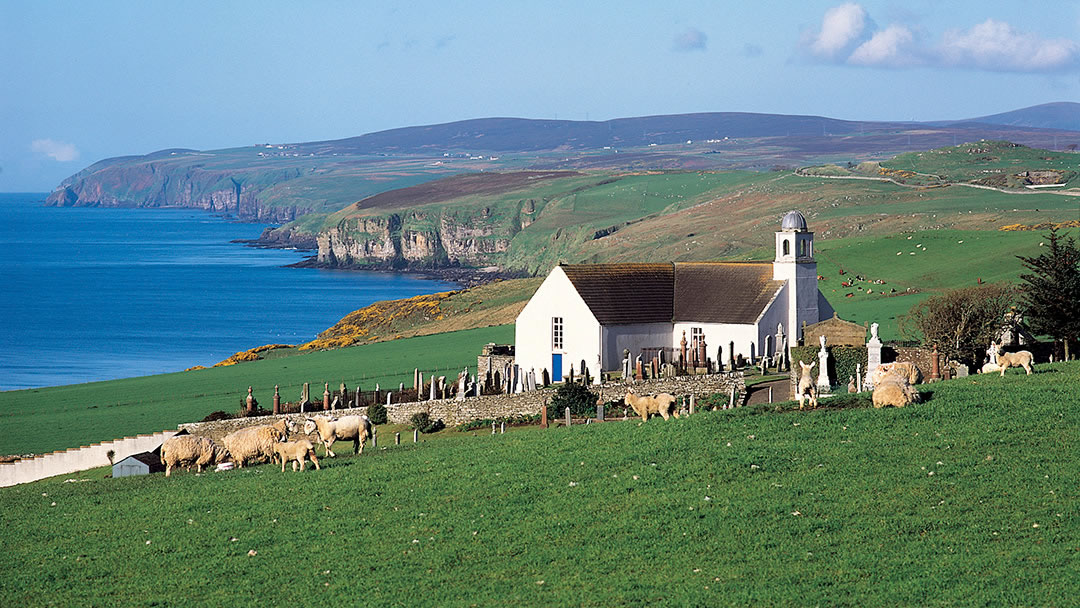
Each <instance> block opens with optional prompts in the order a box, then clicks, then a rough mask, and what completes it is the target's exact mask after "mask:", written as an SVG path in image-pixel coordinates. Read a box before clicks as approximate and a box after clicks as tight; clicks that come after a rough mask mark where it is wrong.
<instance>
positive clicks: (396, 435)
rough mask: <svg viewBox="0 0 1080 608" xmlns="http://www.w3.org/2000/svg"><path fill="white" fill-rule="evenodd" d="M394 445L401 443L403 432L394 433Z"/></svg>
mask: <svg viewBox="0 0 1080 608" xmlns="http://www.w3.org/2000/svg"><path fill="white" fill-rule="evenodd" d="M394 445H401V433H394Z"/></svg>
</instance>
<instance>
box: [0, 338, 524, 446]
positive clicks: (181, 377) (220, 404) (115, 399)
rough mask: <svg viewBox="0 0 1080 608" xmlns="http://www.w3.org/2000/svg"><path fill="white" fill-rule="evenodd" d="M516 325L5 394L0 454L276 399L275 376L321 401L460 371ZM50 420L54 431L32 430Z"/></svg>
mask: <svg viewBox="0 0 1080 608" xmlns="http://www.w3.org/2000/svg"><path fill="white" fill-rule="evenodd" d="M513 335H514V328H513V326H512V325H510V326H498V327H485V328H481V329H472V330H465V331H459V332H450V333H443V334H435V335H431V336H423V337H418V338H409V339H402V340H394V341H390V342H380V343H377V344H366V345H363V346H354V347H350V348H342V349H337V350H328V351H319V352H312V353H307V354H301V355H295V356H288V357H274V358H267V359H265V360H262V361H252V362H250V363H244V364H241V365H232V366H228V367H215V368H210V369H204V370H198V371H189V372H177V373H174V374H161V375H156V376H142V377H139V378H126V379H123V380H110V381H107V382H94V383H89V384H76V385H69V386H57V387H49V388H40V389H29V390H22V391H8V392H3V393H0V420H3V427H2V428H3V430H2V431H0V454H23V453H28V452H33V453H42V452H47V451H51V450H61V449H67V448H72V447H78V446H79V445H87V444H89V443H91V442H96V441H103V440H107V439H115V438H117V437H123V436H127V435H135V434H139V433H151V432H154V431H160V430H162V429H167V428H176V425H177V424H179V423H182V422H195V421H197V420H201V419H202V418H203V417H204V416H206V415H207V414H209V413H210V412H213V411H216V410H224V411H226V412H230V413H233V412H236V411H238V410H239V409H240V407H241V402H242V400H243V399H244V397H246V396H247V387H248V386H252V387H254V394H255V397H256V398H257V399H258V400H259V406H260V407H262V408H265V409H270V408H271V407H272V405H273V395H274V385H275V384H277V385H280V387H281V388H280V391H281V400H282V403H284V402H286V401H296V400H298V398H299V396H300V390H301V386H302V385H303V383H304V382H310V383H311V399H312V401H319V402H321V400H322V392H323V383H324V382H329V383H330V387H331V390H335V389H336V388H337V387H338V385H340V384H341V382H342V381H345V382H346V383H347V384H348V387H349V390H350V391H353V390H355V389H356V385H357V384H360V386H361V388H363V389H364V390H374V389H375V384H376V383H380V384H381V385H382V388H384V389H385V388H386V387H397V386H398V384H399V383H401V382H405V383H407V384H411V383H412V370H413V368H416V367H419V368H420V369H421V370H422V371H423V372H424V373H425V375H426V376H430V374H432V373H433V372H438V373H439V374H440V375H448V376H451V377H456V376H457V373H458V372H459V371H460V370H461V369H462V368H464V367H465V366H469V367H472V368H473V369H475V367H476V356H477V355H479V354H480V349H481V348H482V347H483V345H484V344H487V343H488V342H498V343H500V344H506V343H508V342H512V341H513ZM40 428H47V429H49V432H47V433H43V432H37V431H35V430H34V429H40Z"/></svg>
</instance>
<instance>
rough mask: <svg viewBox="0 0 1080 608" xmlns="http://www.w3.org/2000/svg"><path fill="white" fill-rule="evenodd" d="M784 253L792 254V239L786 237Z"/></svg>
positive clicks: (786, 254)
mask: <svg viewBox="0 0 1080 608" xmlns="http://www.w3.org/2000/svg"><path fill="white" fill-rule="evenodd" d="M784 255H785V256H788V255H791V241H789V240H787V239H784Z"/></svg>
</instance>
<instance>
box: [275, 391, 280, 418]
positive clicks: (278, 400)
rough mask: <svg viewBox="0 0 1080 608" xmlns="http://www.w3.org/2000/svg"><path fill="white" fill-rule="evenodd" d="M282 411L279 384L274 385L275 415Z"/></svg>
mask: <svg viewBox="0 0 1080 608" xmlns="http://www.w3.org/2000/svg"><path fill="white" fill-rule="evenodd" d="M280 413H281V395H280V394H279V393H278V386H277V385H276V384H275V385H274V415H275V416H276V415H278V414H280Z"/></svg>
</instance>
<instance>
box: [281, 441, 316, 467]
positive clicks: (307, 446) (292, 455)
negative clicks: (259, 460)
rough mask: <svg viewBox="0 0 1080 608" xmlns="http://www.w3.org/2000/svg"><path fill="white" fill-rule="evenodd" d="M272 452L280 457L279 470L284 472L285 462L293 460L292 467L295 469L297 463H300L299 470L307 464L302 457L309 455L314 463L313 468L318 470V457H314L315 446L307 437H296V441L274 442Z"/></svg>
mask: <svg viewBox="0 0 1080 608" xmlns="http://www.w3.org/2000/svg"><path fill="white" fill-rule="evenodd" d="M274 454H275V455H276V456H277V457H278V458H280V459H281V472H282V473H284V472H285V463H286V462H288V461H290V460H294V461H295V462H293V465H292V468H293V471H296V465H297V463H299V464H300V470H301V471H303V470H304V466H305V465H306V464H307V463H306V462H305V460H304V457H306V456H310V457H311V462H313V463H315V469H316V470H318V469H319V468H320V467H319V459H318V458H316V457H315V446H314V445H312V443H311V442H310V441H308V440H307V439H297V440H296V441H282V442H279V443H275V444H274Z"/></svg>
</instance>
